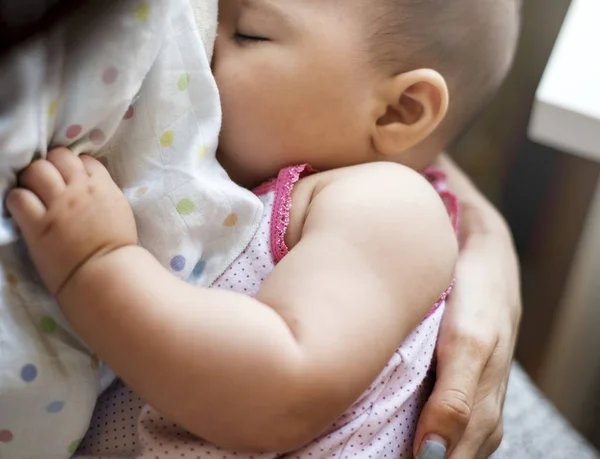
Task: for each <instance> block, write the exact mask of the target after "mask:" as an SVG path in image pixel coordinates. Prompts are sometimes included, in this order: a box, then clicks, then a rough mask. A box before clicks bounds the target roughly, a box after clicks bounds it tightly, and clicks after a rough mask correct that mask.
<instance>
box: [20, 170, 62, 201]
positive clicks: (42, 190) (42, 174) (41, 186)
mask: <svg viewBox="0 0 600 459" xmlns="http://www.w3.org/2000/svg"><path fill="white" fill-rule="evenodd" d="M19 186H20V187H22V188H27V189H28V190H31V191H32V192H33V193H35V194H36V195H37V196H38V198H39V199H40V200H41V201H42V202H43V203H44V204H45V205H46V207H50V206H51V205H52V203H53V202H54V201H55V200H56V199H57V198H58V197H59V196H60V195H61V194H62V193H63V192H64V191H65V188H66V186H67V185H66V184H65V181H64V180H63V178H62V176H61V174H60V172H59V171H58V170H57V169H56V167H54V166H53V165H52V164H51V163H50V162H48V161H46V160H44V159H40V160H37V161H34V162H33V163H31V164H30V165H29V166H28V167H27V168H26V169H25V170H24V171H23V172H21V174H20V175H19Z"/></svg>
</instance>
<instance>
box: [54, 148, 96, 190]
mask: <svg viewBox="0 0 600 459" xmlns="http://www.w3.org/2000/svg"><path fill="white" fill-rule="evenodd" d="M47 158H48V161H49V162H51V163H52V164H53V165H54V167H55V168H56V169H57V170H58V172H60V174H61V175H62V177H63V179H64V181H65V182H66V183H72V182H73V181H75V180H76V179H77V178H78V177H84V176H87V173H86V170H85V167H84V166H83V163H82V162H81V159H80V157H79V156H77V155H76V154H75V153H73V152H72V151H71V150H68V149H67V148H64V147H58V148H55V149H54V150H52V151H50V152H49V153H48V157H47Z"/></svg>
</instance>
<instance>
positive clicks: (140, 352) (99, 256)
mask: <svg viewBox="0 0 600 459" xmlns="http://www.w3.org/2000/svg"><path fill="white" fill-rule="evenodd" d="M22 185H23V186H24V187H25V188H28V189H29V190H27V189H23V188H21V189H18V190H16V191H13V192H12V193H11V194H10V195H9V197H8V206H9V209H10V210H11V212H12V214H13V216H14V218H15V220H16V221H17V223H18V225H19V226H20V227H21V229H22V232H23V235H24V237H25V240H26V242H27V244H28V246H29V248H30V251H31V254H32V257H33V259H34V261H35V263H36V265H37V267H38V269H39V271H40V274H41V276H42V278H43V279H44V281H45V283H46V284H47V286H48V287H49V288H50V290H51V291H52V292H53V293H55V294H56V297H57V299H58V301H59V303H60V305H61V307H62V309H63V311H64V313H65V314H66V315H67V317H68V318H69V319H70V321H71V322H72V324H73V325H74V327H75V328H76V329H77V331H78V332H79V333H80V334H81V336H82V337H83V338H84V339H85V340H86V341H87V342H88V344H89V345H90V346H91V347H92V348H93V349H94V350H96V352H97V353H98V354H99V356H100V357H101V358H102V359H103V360H104V361H106V362H107V363H108V364H109V365H110V366H111V367H112V368H113V369H114V370H115V371H116V372H117V373H118V374H119V375H120V376H121V377H122V378H123V379H124V380H125V381H126V382H127V383H128V384H129V385H130V386H131V387H132V388H133V389H134V390H135V391H137V392H138V393H139V394H140V395H141V396H142V397H143V398H145V399H146V400H147V401H148V402H149V403H151V404H152V405H153V406H155V407H156V408H157V409H159V410H161V411H162V412H164V413H165V414H167V415H168V416H169V417H171V418H172V419H173V420H175V421H176V422H178V423H180V424H182V425H183V426H184V427H186V428H188V429H190V430H191V431H192V432H194V433H196V434H198V435H200V436H202V437H204V438H206V439H207V440H209V441H212V442H214V443H216V444H218V445H220V446H226V447H229V448H236V449H245V450H247V449H259V450H261V449H262V450H287V449H291V448H294V447H296V446H298V445H301V444H304V443H306V442H308V441H309V440H311V439H312V438H314V437H315V436H316V435H318V433H319V432H321V431H322V430H323V429H324V428H326V427H327V426H328V424H329V423H330V422H332V421H333V420H335V419H336V418H337V417H338V416H339V415H340V414H341V413H342V412H343V411H344V410H345V409H347V407H348V406H350V405H351V404H352V403H353V402H354V401H355V400H356V399H357V398H358V396H360V394H361V393H362V392H363V391H364V390H365V389H366V388H367V387H368V385H369V384H370V383H371V382H372V381H373V380H374V379H375V377H376V376H377V374H378V373H379V372H380V371H381V369H382V368H383V367H384V366H385V364H386V362H387V360H388V359H389V357H390V356H391V354H392V353H393V352H394V350H395V349H396V347H397V346H398V345H399V344H400V343H401V342H402V340H403V339H404V338H405V337H406V336H407V335H408V334H409V333H410V332H411V331H412V330H413V329H414V327H415V326H416V325H417V324H418V323H419V322H420V321H421V320H422V318H423V317H424V315H425V314H426V312H427V311H428V309H429V308H430V307H431V306H432V305H433V303H434V302H435V300H436V299H437V297H438V296H439V295H440V293H441V292H442V291H443V290H445V288H446V287H447V286H448V284H449V283H450V280H451V277H452V272H453V268H454V263H455V259H456V255H457V246H456V241H455V239H454V236H453V231H452V228H451V226H450V223H449V220H448V218H447V215H446V211H445V209H444V206H443V205H442V203H441V201H440V200H439V198H438V197H437V195H436V193H435V192H434V191H433V189H432V188H431V187H430V186H429V185H428V184H427V183H426V182H425V181H424V180H423V179H421V178H420V177H419V176H418V175H417V174H415V173H414V172H412V171H409V170H408V169H405V168H403V167H400V166H396V165H389V164H378V165H368V166H360V167H357V168H351V169H346V170H343V171H336V172H332V173H327V174H320V175H316V176H314V177H310V178H308V179H305V180H304V181H302V182H301V183H300V184H298V188H297V189H296V190H295V193H294V209H295V210H294V212H293V214H292V216H291V217H292V222H291V226H290V230H289V232H288V235H287V238H288V243H289V244H290V245H291V246H293V248H292V249H291V251H290V253H289V255H288V256H286V257H285V258H284V259H283V260H282V261H281V262H280V263H279V264H278V265H277V267H276V269H275V270H274V271H273V273H272V275H271V276H270V277H269V278H268V279H267V281H266V282H265V283H264V285H263V286H262V288H261V290H260V292H259V293H258V295H257V297H256V298H255V299H253V298H250V297H247V296H245V295H240V294H236V293H233V292H228V291H219V290H215V289H210V290H209V289H200V288H195V287H192V286H189V285H188V284H186V283H185V282H183V281H181V280H179V279H177V278H176V277H174V276H172V275H171V274H170V273H169V272H168V271H166V270H165V269H164V268H163V267H162V266H161V265H160V264H159V263H158V262H157V261H156V260H155V259H154V258H153V257H152V256H151V255H150V254H149V253H148V252H146V251H145V250H144V249H142V248H140V247H137V246H136V245H135V242H136V232H135V224H134V221H133V216H132V214H131V210H130V209H129V207H128V206H127V203H126V201H125V200H124V198H123V197H122V195H121V194H120V191H119V190H118V188H117V187H116V186H115V185H114V183H112V181H111V179H110V177H109V176H108V174H107V172H106V170H105V169H104V168H103V167H102V166H101V165H100V164H99V163H98V162H97V161H95V160H93V159H91V158H88V157H83V158H81V159H80V158H77V157H75V156H74V155H72V154H71V153H69V152H68V151H58V152H54V153H53V154H51V155H50V156H49V161H40V162H36V163H34V165H33V166H31V167H30V168H29V169H27V170H26V171H25V173H24V174H23V176H22ZM30 190H31V191H30ZM34 193H35V194H34ZM57 260H60V261H57Z"/></svg>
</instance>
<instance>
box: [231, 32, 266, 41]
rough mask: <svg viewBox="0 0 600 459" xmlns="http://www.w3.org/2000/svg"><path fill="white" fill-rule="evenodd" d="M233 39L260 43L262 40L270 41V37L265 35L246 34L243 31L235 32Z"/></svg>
mask: <svg viewBox="0 0 600 459" xmlns="http://www.w3.org/2000/svg"><path fill="white" fill-rule="evenodd" d="M233 39H234V40H235V41H237V42H238V43H260V42H262V41H269V39H268V38H265V37H257V36H253V35H245V34H243V33H239V32H235V33H234V34H233Z"/></svg>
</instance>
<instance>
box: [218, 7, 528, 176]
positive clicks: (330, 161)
mask: <svg viewBox="0 0 600 459" xmlns="http://www.w3.org/2000/svg"><path fill="white" fill-rule="evenodd" d="M520 1H521V0H451V1H443V0H222V1H221V4H220V9H221V10H220V23H219V36H218V38H217V44H216V56H215V61H214V64H213V68H214V72H215V77H216V80H217V84H218V86H219V89H220V92H221V99H222V104H223V131H222V134H221V139H220V147H219V159H220V160H221V162H222V164H223V165H224V166H225V168H226V169H227V171H228V172H229V173H230V174H231V175H232V177H233V178H234V179H235V180H237V181H239V182H240V183H242V184H244V185H248V186H251V185H255V184H257V183H259V182H261V181H263V180H265V179H267V178H269V177H272V176H273V175H275V174H276V173H277V172H278V171H279V170H280V169H281V168H283V167H285V166H289V165H293V164H300V163H310V164H311V165H312V166H313V167H314V168H316V169H318V170H328V169H333V168H338V167H343V166H349V165H354V164H360V163H366V162H372V161H380V160H392V161H397V162H400V163H402V164H405V165H407V166H410V167H413V168H415V169H421V168H423V167H425V166H427V165H428V164H430V163H431V161H433V159H434V158H435V156H436V155H437V154H438V153H439V152H440V151H441V150H443V149H444V148H445V147H446V146H447V144H448V143H449V142H450V141H452V140H453V139H454V138H455V137H456V136H457V135H458V134H459V133H460V132H461V131H463V130H464V129H465V128H466V127H467V126H468V124H469V123H470V122H471V121H472V120H473V119H474V118H475V116H476V115H477V114H478V113H479V111H480V110H481V109H482V108H483V106H484V105H485V103H486V102H487V101H488V100H489V99H490V98H491V96H492V95H493V94H494V93H495V91H496V89H497V88H498V87H499V86H500V84H501V82H502V80H503V79H504V77H505V75H506V73H507V71H508V69H509V67H510V64H511V61H512V57H513V54H514V49H515V44H516V41H517V36H518V30H519V22H520V21H519V19H520Z"/></svg>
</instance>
